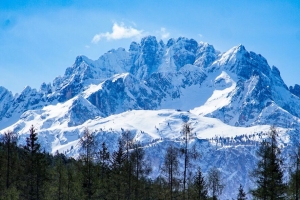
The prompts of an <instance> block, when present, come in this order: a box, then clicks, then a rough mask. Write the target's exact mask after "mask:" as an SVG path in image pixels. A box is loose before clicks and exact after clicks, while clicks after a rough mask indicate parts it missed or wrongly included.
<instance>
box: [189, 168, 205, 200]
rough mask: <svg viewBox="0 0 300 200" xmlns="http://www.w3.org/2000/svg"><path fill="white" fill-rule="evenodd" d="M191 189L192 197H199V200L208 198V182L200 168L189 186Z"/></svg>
mask: <svg viewBox="0 0 300 200" xmlns="http://www.w3.org/2000/svg"><path fill="white" fill-rule="evenodd" d="M189 190H190V191H191V192H190V193H191V197H192V199H198V200H207V199H208V191H207V184H206V181H205V179H204V177H203V175H202V172H201V169H200V168H198V169H197V172H196V174H195V176H194V178H193V181H192V184H190V186H189Z"/></svg>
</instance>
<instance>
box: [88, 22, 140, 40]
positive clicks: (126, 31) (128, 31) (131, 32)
mask: <svg viewBox="0 0 300 200" xmlns="http://www.w3.org/2000/svg"><path fill="white" fill-rule="evenodd" d="M142 33H143V30H137V29H135V28H132V27H131V26H125V25H124V24H123V23H121V24H118V23H114V24H113V27H112V32H111V33H109V32H106V33H99V34H96V35H95V36H94V37H93V39H92V43H95V44H96V43H98V42H99V41H100V40H101V39H103V38H106V39H107V40H120V39H124V38H132V37H136V38H140V37H141V36H142Z"/></svg>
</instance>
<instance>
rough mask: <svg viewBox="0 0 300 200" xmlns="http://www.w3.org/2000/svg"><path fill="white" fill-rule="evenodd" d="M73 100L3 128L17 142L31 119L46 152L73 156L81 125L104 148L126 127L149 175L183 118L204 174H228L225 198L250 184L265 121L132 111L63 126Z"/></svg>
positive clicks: (178, 138)
mask: <svg viewBox="0 0 300 200" xmlns="http://www.w3.org/2000/svg"><path fill="white" fill-rule="evenodd" d="M77 100H78V99H71V100H69V101H67V102H65V103H63V104H58V106H55V107H54V106H52V105H51V106H46V107H44V108H43V109H42V110H35V111H28V112H26V113H24V114H23V115H22V117H21V119H20V120H19V121H18V122H17V123H16V124H15V125H13V126H11V127H8V128H7V129H5V130H14V131H16V132H18V133H19V136H20V141H21V143H25V137H26V136H27V134H28V130H29V128H30V126H31V125H32V124H34V125H35V128H37V130H38V133H39V142H41V143H42V146H43V147H44V148H45V149H46V150H47V151H50V152H52V153H55V152H56V151H59V152H62V153H66V154H67V155H72V156H75V157H76V156H77V155H78V148H79V146H78V141H79V137H80V136H81V134H82V132H83V130H84V128H86V127H88V128H89V129H90V130H91V131H95V132H96V135H97V138H98V140H99V142H103V141H104V142H106V143H107V145H108V148H109V150H110V151H113V150H114V149H115V148H116V145H117V140H118V138H119V137H120V135H121V133H122V132H123V131H124V130H130V131H131V132H132V133H133V135H134V140H135V141H136V142H139V143H141V144H142V145H143V146H144V148H145V149H146V156H147V159H148V160H149V161H151V164H152V165H153V166H154V170H153V172H152V174H151V176H152V177H153V178H154V177H156V176H157V175H159V173H160V167H161V165H162V163H163V159H164V152H165V151H166V148H167V147H168V145H170V144H171V143H172V144H173V145H175V146H178V147H179V146H180V144H181V143H182V142H183V140H182V138H183V136H182V135H181V134H180V131H181V128H182V124H183V122H184V121H186V120H187V119H188V120H189V123H190V124H191V127H192V130H193V133H194V137H193V139H192V141H191V142H190V146H193V145H196V149H197V151H199V153H201V155H202V157H201V159H200V160H199V161H196V162H200V166H201V168H202V170H203V171H204V173H206V172H207V171H208V170H209V169H210V168H211V167H213V166H216V167H218V168H220V170H221V171H222V174H223V176H224V177H229V176H230V177H231V178H230V179H225V180H224V182H225V184H226V188H225V192H224V195H225V196H227V197H228V195H229V194H231V193H232V190H231V189H230V188H236V186H238V184H243V185H245V187H250V186H252V184H251V182H250V181H249V179H248V178H247V177H248V173H249V172H250V171H251V169H252V168H253V166H254V164H255V154H254V151H255V148H256V144H257V141H259V140H260V139H261V137H265V135H264V134H265V133H266V132H268V131H269V127H270V126H268V125H258V126H252V127H233V126H229V125H226V124H224V123H223V122H221V121H220V120H218V119H214V118H208V117H203V116H199V115H194V114H192V113H190V112H185V111H176V110H157V111H150V110H148V111H146V110H132V111H127V112H123V113H121V114H117V115H111V116H109V117H106V118H101V117H98V118H95V119H94V120H87V121H86V122H84V123H83V124H81V125H78V126H69V122H70V120H71V115H68V114H67V113H69V112H70V110H71V109H70V108H71V107H72V106H73V104H74V102H76V101H77ZM5 130H4V131H5ZM278 130H279V132H280V138H281V143H282V144H284V145H286V144H288V143H289V142H290V141H289V139H290V137H289V135H288V134H289V130H288V129H284V128H279V129H278ZM181 165H182V163H181ZM233 165H234V166H235V167H234V168H233V167H232V166H233ZM225 196H224V197H225Z"/></svg>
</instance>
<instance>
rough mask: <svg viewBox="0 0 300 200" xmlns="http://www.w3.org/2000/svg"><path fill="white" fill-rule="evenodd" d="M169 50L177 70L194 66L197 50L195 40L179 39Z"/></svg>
mask: <svg viewBox="0 0 300 200" xmlns="http://www.w3.org/2000/svg"><path fill="white" fill-rule="evenodd" d="M171 48H172V50H173V59H174V63H175V65H176V66H177V70H179V69H180V68H181V67H183V66H184V65H186V64H194V62H195V60H196V51H197V48H198V43H197V41H196V40H194V39H188V38H185V37H179V38H178V39H177V40H176V42H175V43H173V45H172V46H171Z"/></svg>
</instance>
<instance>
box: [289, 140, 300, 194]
mask: <svg viewBox="0 0 300 200" xmlns="http://www.w3.org/2000/svg"><path fill="white" fill-rule="evenodd" d="M291 164H292V165H291V173H290V181H289V184H288V196H289V198H290V199H295V200H298V199H299V196H300V146H299V145H298V146H297V149H296V152H295V154H294V155H292V163H291Z"/></svg>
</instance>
